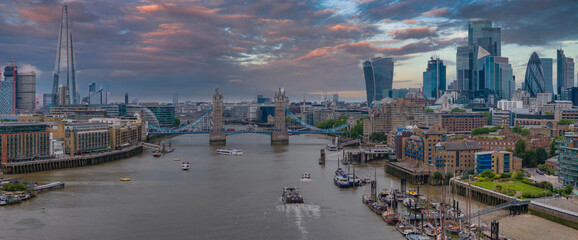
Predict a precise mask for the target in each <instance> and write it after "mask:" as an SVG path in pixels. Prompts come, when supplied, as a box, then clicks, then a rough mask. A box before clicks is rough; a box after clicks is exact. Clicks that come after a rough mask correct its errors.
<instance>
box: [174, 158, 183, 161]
mask: <svg viewBox="0 0 578 240" xmlns="http://www.w3.org/2000/svg"><path fill="white" fill-rule="evenodd" d="M173 160H175V161H181V159H180V158H173Z"/></svg>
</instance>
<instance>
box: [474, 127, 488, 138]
mask: <svg viewBox="0 0 578 240" xmlns="http://www.w3.org/2000/svg"><path fill="white" fill-rule="evenodd" d="M488 133H490V129H488V128H485V127H480V128H474V129H472V131H471V132H470V134H471V135H472V136H478V135H482V134H488Z"/></svg>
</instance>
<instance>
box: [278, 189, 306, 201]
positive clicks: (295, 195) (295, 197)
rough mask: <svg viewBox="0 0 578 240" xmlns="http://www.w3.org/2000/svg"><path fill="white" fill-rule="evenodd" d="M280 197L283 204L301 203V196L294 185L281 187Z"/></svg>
mask: <svg viewBox="0 0 578 240" xmlns="http://www.w3.org/2000/svg"><path fill="white" fill-rule="evenodd" d="M281 197H282V198H283V202H284V203H285V204H294V203H303V197H301V194H299V189H298V188H295V187H285V188H283V194H281Z"/></svg>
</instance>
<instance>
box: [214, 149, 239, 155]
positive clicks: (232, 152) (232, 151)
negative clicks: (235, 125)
mask: <svg viewBox="0 0 578 240" xmlns="http://www.w3.org/2000/svg"><path fill="white" fill-rule="evenodd" d="M215 152H216V153H217V154H224V155H235V156H239V155H243V150H241V149H225V148H219V149H217V151H215Z"/></svg>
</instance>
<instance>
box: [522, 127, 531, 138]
mask: <svg viewBox="0 0 578 240" xmlns="http://www.w3.org/2000/svg"><path fill="white" fill-rule="evenodd" d="M521 133H522V136H528V135H530V129H527V128H524V129H522V130H521Z"/></svg>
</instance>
